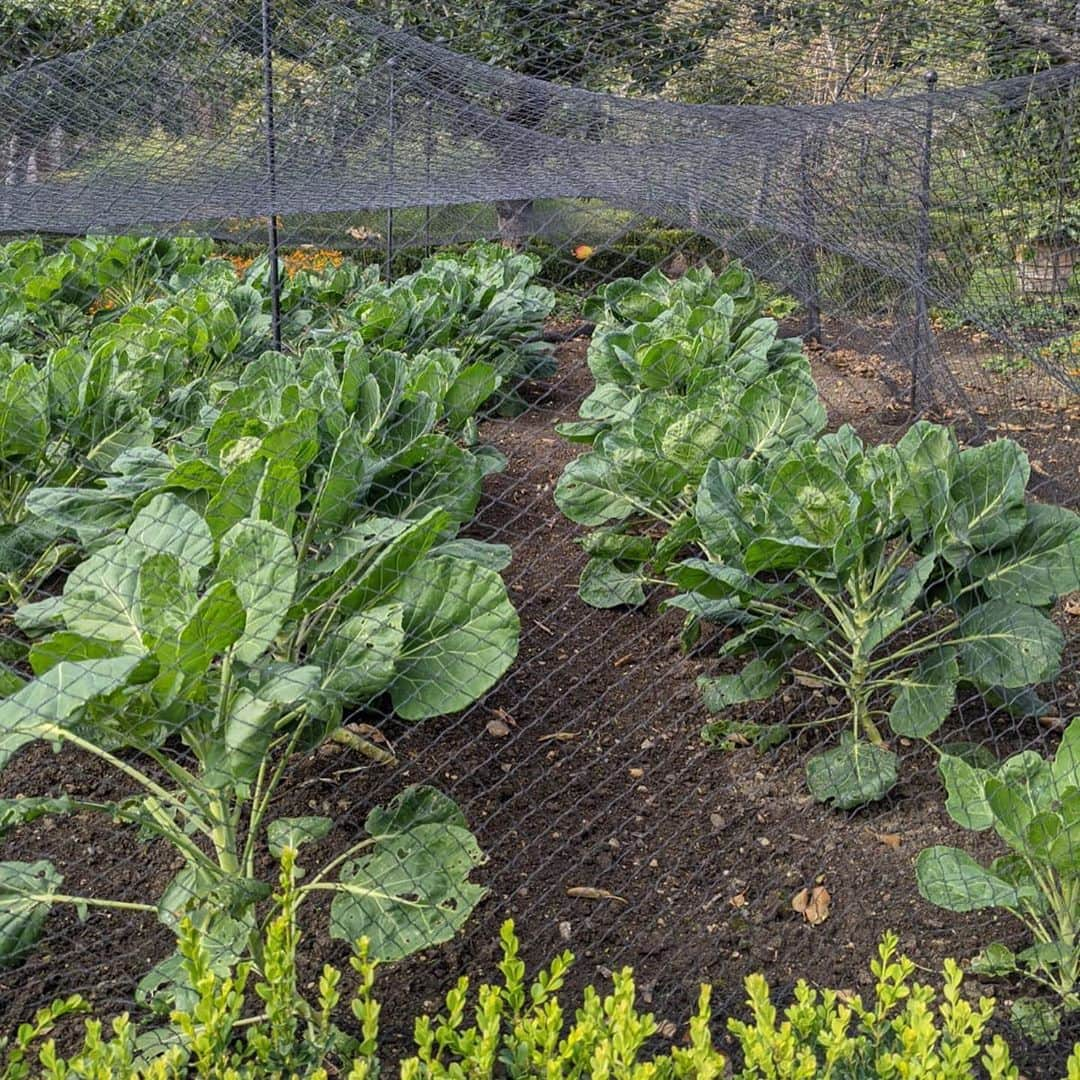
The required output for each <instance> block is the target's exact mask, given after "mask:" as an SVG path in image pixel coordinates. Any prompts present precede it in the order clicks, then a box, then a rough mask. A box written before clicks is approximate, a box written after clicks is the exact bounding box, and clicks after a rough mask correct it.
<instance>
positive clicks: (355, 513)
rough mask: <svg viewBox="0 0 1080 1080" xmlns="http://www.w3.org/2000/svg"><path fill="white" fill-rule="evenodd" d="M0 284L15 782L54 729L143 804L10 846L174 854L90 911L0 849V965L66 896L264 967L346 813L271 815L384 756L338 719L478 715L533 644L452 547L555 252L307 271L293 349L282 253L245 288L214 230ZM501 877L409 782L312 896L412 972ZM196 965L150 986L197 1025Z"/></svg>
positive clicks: (354, 934) (83, 806) (105, 246)
mask: <svg viewBox="0 0 1080 1080" xmlns="http://www.w3.org/2000/svg"><path fill="white" fill-rule="evenodd" d="M0 267H2V269H0V297H2V301H0V302H2V303H4V304H6V305H7V314H6V316H5V321H4V322H3V323H2V324H0V325H2V326H3V328H4V331H3V332H4V334H5V335H6V336H7V338H8V344H6V345H4V346H0V348H3V350H4V358H5V362H7V364H8V370H9V375H10V379H9V381H8V382H7V383H6V384H5V389H4V391H3V393H4V394H6V398H5V404H4V408H3V409H0V462H2V464H3V467H4V469H5V470H6V477H7V478H8V479H9V480H11V485H12V486H11V489H10V494H11V497H10V498H9V499H8V500H7V501H6V503H5V505H4V507H3V513H4V543H5V547H4V549H3V557H4V560H5V565H4V569H5V570H6V571H7V583H8V594H9V596H10V598H11V600H12V601H13V603H12V604H11V605H10V607H9V610H8V613H7V614H8V616H9V617H10V619H11V620H12V621H13V622H14V624H15V626H16V627H17V628H18V629H19V631H21V636H20V637H19V638H17V639H16V638H15V637H13V636H12V637H9V638H8V639H6V640H5V643H4V645H5V649H6V654H5V658H6V661H7V666H6V668H5V669H4V671H3V673H2V679H3V683H4V685H3V687H2V690H3V693H4V694H5V697H4V698H3V700H0V769H2V768H4V767H6V766H7V765H8V763H9V762H10V761H11V759H12V758H13V756H14V755H16V754H18V753H19V752H20V751H21V750H22V749H23V748H24V747H26V746H28V745H30V744H31V743H34V742H37V741H40V740H44V741H47V742H49V743H52V744H53V745H54V746H56V747H62V746H68V747H73V748H76V749H78V750H79V751H81V752H83V753H84V754H88V755H91V756H93V757H96V758H97V759H98V760H99V761H101V762H103V763H104V764H105V765H106V766H107V767H109V768H110V769H112V770H114V771H115V773H116V775H117V778H118V780H119V781H121V783H122V785H123V787H125V788H126V789H127V790H128V791H129V794H127V795H126V796H124V797H120V798H116V799H115V800H112V801H99V800H95V799H88V798H86V797H83V796H81V795H79V794H78V793H77V792H75V791H72V792H65V793H63V794H60V795H56V796H52V797H36V798H29V797H17V798H14V799H8V800H3V801H0V832H6V831H8V830H10V829H12V828H14V827H16V826H18V825H20V824H22V823H25V822H28V821H31V820H34V819H35V818H38V817H40V816H42V815H48V814H70V813H80V814H98V815H103V816H105V817H107V818H109V819H111V820H112V821H113V822H115V823H117V824H120V825H124V826H128V827H130V828H132V829H134V830H137V831H138V834H139V836H140V837H141V838H142V839H144V840H149V839H154V840H158V841H161V842H164V843H165V844H167V845H169V846H170V847H171V848H172V850H173V852H174V853H175V855H176V857H177V858H178V860H179V861H180V864H181V869H180V870H179V872H178V873H177V874H176V876H175V877H174V878H173V880H172V881H171V882H170V883H169V884H168V885H167V886H166V888H165V889H164V891H163V893H162V895H161V896H160V897H157V898H148V899H147V900H146V901H142V900H140V901H137V902H136V901H131V900H126V899H117V898H111V897H106V896H97V895H92V896H82V895H79V896H76V895H71V894H69V893H67V892H66V891H65V890H64V882H63V875H62V874H61V872H60V870H58V869H57V868H56V867H55V866H54V865H53V864H52V863H51V862H49V861H47V860H40V861H37V862H33V863H26V862H6V863H0V962H5V963H17V962H19V960H21V959H22V958H23V957H24V956H25V955H26V952H27V950H28V949H29V948H30V946H31V945H32V943H33V941H34V939H35V938H36V937H37V936H38V934H39V933H40V931H41V928H42V925H43V923H44V920H45V919H46V917H47V915H48V913H49V911H50V910H51V909H52V908H53V907H54V906H56V905H58V904H68V905H74V906H75V907H76V908H77V909H78V910H79V911H80V912H85V911H86V910H87V909H88V908H94V907H104V908H115V909H122V910H134V911H141V912H145V913H147V914H150V915H153V916H155V917H157V918H158V919H160V920H161V921H162V922H164V923H165V924H166V925H167V926H169V927H171V928H173V929H174V930H179V928H180V927H181V925H182V924H184V923H185V921H186V923H187V924H190V926H192V927H193V928H194V929H193V931H192V932H197V933H198V934H199V937H200V941H201V946H200V947H201V948H202V949H203V950H204V951H205V955H206V957H207V963H208V964H209V965H211V966H212V967H213V968H215V969H217V970H220V969H221V968H222V966H223V965H225V966H228V965H230V964H234V963H236V962H237V960H239V959H241V958H247V959H248V960H250V961H252V962H254V963H255V964H256V965H257V966H259V965H262V964H263V963H264V961H265V957H264V955H263V946H262V934H261V930H262V926H263V922H264V917H265V908H266V901H267V900H268V899H269V897H270V894H271V889H272V884H271V882H270V881H269V880H267V879H266V877H265V867H266V863H267V856H268V855H269V856H272V857H274V858H278V857H280V856H281V853H282V852H283V851H284V849H285V848H286V847H287V846H292V847H296V846H299V844H300V843H301V842H311V843H315V842H317V841H319V840H321V839H322V838H323V837H324V836H326V835H327V833H328V832H329V831H330V830H331V829H332V827H333V824H334V823H333V821H332V820H330V819H329V818H325V817H304V818H289V819H282V818H274V815H273V811H272V807H273V804H274V802H275V796H276V795H277V793H278V789H279V788H280V785H281V783H282V781H283V778H284V776H285V773H286V770H287V769H288V766H289V763H290V761H291V760H292V759H293V758H294V757H295V755H297V754H299V753H303V752H306V751H310V750H311V749H313V748H314V747H316V746H318V745H319V744H320V743H322V742H323V741H325V740H326V739H328V738H338V739H341V740H344V741H346V742H348V743H349V745H352V746H354V747H356V748H358V749H360V750H362V751H364V752H367V753H368V754H369V755H371V756H374V757H376V758H379V757H381V756H387V755H386V754H385V751H381V750H380V749H379V748H378V747H377V746H375V745H374V744H372V743H371V742H370V741H366V740H364V739H363V738H360V737H357V736H356V735H355V733H353V732H352V729H351V728H350V727H348V726H347V721H349V719H350V718H351V717H354V716H357V715H366V716H367V717H368V718H369V719H371V718H374V719H375V720H376V723H378V722H379V719H380V718H383V717H386V716H389V715H391V714H393V715H396V716H397V717H399V718H400V719H402V720H407V721H416V720H423V719H427V718H432V717H437V716H440V715H443V714H447V713H452V712H455V711H458V710H460V709H462V708H464V707H466V706H467V705H469V704H470V703H471V702H473V701H475V700H476V699H477V698H478V697H479V696H480V695H481V694H482V693H484V692H485V691H486V690H487V689H489V688H490V687H491V686H492V685H493V684H494V682H495V681H496V680H497V679H498V678H499V677H500V676H501V674H502V673H503V672H504V671H505V670H506V668H507V667H508V666H509V665H510V663H511V662H512V661H513V659H514V656H515V655H516V652H517V643H518V618H517V614H516V612H515V611H514V608H513V606H512V604H511V603H510V601H509V599H508V596H507V591H506V587H505V585H504V583H503V581H502V578H501V576H500V573H499V572H500V571H501V570H502V569H503V568H504V567H505V566H506V564H507V563H508V562H509V558H510V553H509V551H508V550H507V549H506V548H505V547H503V546H501V545H492V544H486V543H481V542H478V541H475V540H470V539H465V538H461V537H459V535H458V533H459V531H460V530H461V528H462V527H463V526H464V525H466V524H468V523H469V522H470V521H471V520H472V518H473V515H474V513H475V510H476V507H477V503H478V501H479V498H480V493H481V484H482V481H483V477H484V476H485V475H486V474H487V473H489V472H491V471H494V470H498V469H501V468H502V467H503V459H502V458H501V456H500V455H499V454H498V453H497V452H496V451H494V450H493V449H491V448H488V447H484V446H481V445H478V444H477V442H476V438H475V430H476V418H477V416H478V414H479V413H480V412H481V411H482V410H486V409H490V408H497V407H500V406H501V405H502V404H504V403H505V401H506V399H507V396H508V395H510V394H512V393H513V392H514V390H515V387H516V385H517V384H518V383H519V382H520V381H521V380H522V379H523V378H526V377H530V376H535V375H538V374H542V373H543V371H544V367H545V365H546V364H547V363H549V351H548V349H547V347H546V346H544V345H543V344H542V342H541V341H540V340H539V337H540V335H539V330H540V328H541V326H542V321H543V318H544V316H545V314H546V312H547V311H548V310H550V306H551V304H552V302H553V297H552V296H551V294H550V292H548V291H547V290H545V289H542V288H541V287H539V286H537V285H535V284H533V283H532V280H531V279H532V276H533V274H534V273H535V270H536V265H535V263H534V262H532V261H531V260H529V259H528V258H525V257H522V256H518V255H512V254H510V253H505V252H502V251H501V250H500V249H497V248H491V247H483V248H479V249H474V250H473V251H471V252H468V253H466V254H465V255H464V256H463V257H462V258H461V259H451V258H448V257H441V256H440V257H435V258H433V259H431V260H429V261H428V262H427V263H425V265H424V266H423V267H422V268H421V270H420V271H418V272H417V273H416V274H414V275H410V276H409V277H408V278H405V279H401V280H399V281H396V282H394V283H392V284H390V285H387V284H385V283H381V282H379V281H378V280H377V278H376V277H375V276H374V275H373V274H371V273H368V272H362V271H358V270H356V269H355V268H353V267H350V266H349V265H348V264H342V265H341V266H337V267H330V268H328V269H327V270H325V271H323V272H321V273H313V272H310V271H303V272H301V273H298V274H296V275H295V276H294V277H292V278H291V279H290V280H289V281H288V283H287V286H286V289H285V302H284V308H285V314H286V320H287V321H286V326H287V328H288V331H289V333H290V335H291V338H292V340H291V341H290V342H289V343H290V345H291V348H290V351H289V352H288V353H276V352H272V351H265V348H264V347H265V345H266V344H267V342H266V334H267V332H268V326H269V323H268V319H267V315H266V308H267V296H266V290H265V288H264V287H263V285H262V282H263V279H264V277H265V269H266V268H265V266H260V265H259V264H253V265H251V266H250V267H248V268H247V269H246V270H244V271H243V277H242V278H238V276H237V270H236V268H235V267H234V266H233V264H232V263H231V262H229V261H228V260H226V259H222V258H216V257H214V256H213V255H212V252H211V250H210V248H209V246H208V245H207V244H206V243H204V242H202V241H170V242H162V241H136V240H128V239H122V240H112V239H102V240H87V241H75V242H72V243H71V244H69V245H68V246H67V248H65V249H64V250H62V251H60V252H57V253H55V254H52V255H45V254H44V253H43V251H42V249H41V247H40V245H39V244H37V243H36V242H31V243H28V244H17V245H9V247H7V248H4V249H0ZM287 340H288V339H287ZM16 478H17V479H16ZM43 584H44V585H45V586H46V588H44V590H42V589H41V586H42V585H43ZM42 591H43V592H44V595H41V593H42ZM39 597H40V598H39ZM482 861H483V856H482V854H481V852H480V850H479V848H478V846H477V844H476V841H475V839H474V837H473V836H472V834H471V833H470V832H469V831H468V829H467V827H466V823H465V821H464V818H463V817H462V815H461V812H460V810H459V809H458V807H457V806H456V805H455V804H454V803H453V802H452V801H451V800H450V799H448V798H446V797H445V796H443V795H441V794H440V793H439V792H438V791H435V790H434V789H431V788H411V789H408V790H406V791H404V792H402V793H401V794H400V795H399V796H397V797H396V798H395V799H393V800H392V801H391V802H390V803H389V804H388V805H386V806H385V807H376V808H374V809H372V810H371V811H370V813H369V814H368V816H367V820H366V835H365V836H364V837H363V838H362V839H361V840H360V841H359V842H355V843H351V844H350V845H348V846H347V847H346V848H345V850H344V851H339V853H338V854H336V855H335V857H334V858H332V859H330V860H329V861H327V862H326V863H325V865H323V867H322V868H321V869H320V870H319V871H318V872H317V873H314V874H312V875H311V876H310V877H309V878H308V879H307V880H305V882H304V883H303V885H302V886H300V887H299V888H298V890H297V893H296V897H295V906H299V904H300V902H301V900H303V899H305V898H307V897H308V896H313V895H315V894H316V893H318V892H325V891H329V892H330V893H331V895H332V903H331V908H330V923H331V933H332V934H334V935H335V936H339V937H343V938H346V939H348V940H350V941H355V940H356V939H357V938H358V937H360V936H361V935H364V936H366V937H367V938H369V939H370V942H371V949H372V955H374V956H378V957H380V958H382V959H394V958H397V957H400V956H402V955H405V954H408V953H410V952H412V951H414V950H415V949H418V948H422V947H425V946H428V945H430V944H433V943H435V942H438V941H441V940H445V939H446V938H448V937H449V936H451V935H452V934H453V932H454V931H455V929H456V928H457V927H458V926H460V925H461V923H462V922H463V921H464V919H465V918H466V917H467V916H468V914H469V912H470V911H471V910H472V908H473V907H474V906H475V904H476V903H477V902H478V900H479V899H480V897H481V896H482V895H483V891H484V890H483V889H482V888H481V887H480V886H479V885H476V884H474V883H472V882H471V881H470V880H469V875H470V873H471V871H472V870H473V868H474V867H476V866H477V865H479V864H480V863H481V862H482ZM260 970H263V971H264V973H265V969H264V968H263V967H261V966H260ZM189 975H190V972H189V970H188V969H187V968H185V966H184V963H183V959H182V957H181V955H180V954H176V955H174V956H172V957H170V958H168V959H166V960H165V961H164V962H162V963H160V964H158V965H157V966H155V968H154V969H153V970H152V971H151V972H149V973H148V975H147V976H146V978H145V979H144V980H143V981H142V983H141V985H140V996H141V998H142V999H143V1000H144V1001H146V1002H147V1003H149V1004H151V1005H152V1006H155V1007H158V1008H160V1009H163V1010H164V1012H165V1014H166V1015H167V1014H168V1012H169V1011H170V1010H172V1009H176V1008H180V1009H183V1008H187V1007H189V1006H191V1005H192V1004H193V1003H194V1002H195V1001H196V999H197V994H198V990H197V987H195V986H194V985H193V984H192V982H191V979H190V978H189Z"/></svg>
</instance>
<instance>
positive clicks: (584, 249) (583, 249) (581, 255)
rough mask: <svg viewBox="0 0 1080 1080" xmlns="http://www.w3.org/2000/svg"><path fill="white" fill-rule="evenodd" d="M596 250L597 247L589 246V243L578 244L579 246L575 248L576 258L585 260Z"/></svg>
mask: <svg viewBox="0 0 1080 1080" xmlns="http://www.w3.org/2000/svg"><path fill="white" fill-rule="evenodd" d="M595 250H596V249H595V248H591V247H589V245H588V244H578V246H577V247H576V248H574V258H575V259H579V260H581V261H584V260H585V259H587V258H588V257H589V256H590V255H592V254H593V253H594V252H595Z"/></svg>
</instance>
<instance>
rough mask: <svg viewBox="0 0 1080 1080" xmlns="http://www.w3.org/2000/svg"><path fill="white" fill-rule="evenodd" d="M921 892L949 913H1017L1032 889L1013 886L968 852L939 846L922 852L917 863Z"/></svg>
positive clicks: (916, 868) (917, 875)
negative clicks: (1005, 910)
mask: <svg viewBox="0 0 1080 1080" xmlns="http://www.w3.org/2000/svg"><path fill="white" fill-rule="evenodd" d="M915 877H916V880H917V881H918V884H919V892H920V893H921V894H922V895H923V896H924V897H926V899H927V900H929V901H930V903H932V904H937V906H938V907H943V908H945V909H946V910H948V911H979V910H981V909H983V908H990V907H1005V908H1012V909H1014V910H1015V909H1016V908H1017V907H1018V906H1019V904H1020V902H1021V899H1022V898H1023V897H1024V896H1030V895H1032V894H1033V889H1032V887H1030V886H1027V887H1020V886H1016V885H1012V884H1010V883H1009V882H1008V881H1006V880H1005V879H1004V878H1001V877H998V876H997V875H996V874H993V873H991V872H990V871H989V870H987V869H986V868H985V867H982V866H980V865H979V864H978V863H977V862H976V861H975V860H974V859H973V858H972V857H971V856H970V855H969V854H968V853H967V852H966V851H961V850H960V849H959V848H954V847H945V846H942V845H935V846H933V847H928V848H925V849H923V850H922V851H920V852H919V856H918V858H917V859H916V860H915Z"/></svg>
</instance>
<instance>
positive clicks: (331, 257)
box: [285, 248, 345, 276]
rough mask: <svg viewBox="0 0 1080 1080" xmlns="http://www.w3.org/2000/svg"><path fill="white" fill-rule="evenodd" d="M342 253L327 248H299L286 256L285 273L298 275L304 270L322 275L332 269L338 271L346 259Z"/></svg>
mask: <svg viewBox="0 0 1080 1080" xmlns="http://www.w3.org/2000/svg"><path fill="white" fill-rule="evenodd" d="M344 257H345V256H344V255H342V254H341V252H340V251H331V250H329V249H327V248H298V249H297V250H296V251H290V252H289V253H288V254H287V255H286V256H285V273H287V274H289V275H290V276H291V275H292V274H298V273H300V271H302V270H311V271H313V272H314V273H316V274H317V273H320V272H322V271H323V270H329V269H331V268H333V269H335V270H336V269H337V268H338V267H339V266H340V265H341V263H342V260H343V259H344Z"/></svg>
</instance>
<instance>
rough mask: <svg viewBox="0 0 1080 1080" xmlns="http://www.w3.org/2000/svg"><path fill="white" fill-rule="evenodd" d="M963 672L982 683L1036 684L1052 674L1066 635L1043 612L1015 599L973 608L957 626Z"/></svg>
mask: <svg viewBox="0 0 1080 1080" xmlns="http://www.w3.org/2000/svg"><path fill="white" fill-rule="evenodd" d="M957 640H958V656H959V658H960V668H961V673H962V674H963V675H964V676H965V677H966V678H968V679H970V680H971V681H972V682H973V683H975V685H977V686H1004V687H1016V686H1031V685H1034V684H1036V683H1040V682H1045V681H1046V680H1047V679H1052V678H1053V677H1054V676H1055V675H1056V674H1057V672H1058V668H1059V666H1060V663H1061V650H1062V647H1063V645H1064V637H1063V636H1062V633H1061V631H1060V630H1059V629H1058V628H1057V627H1056V626H1055V625H1054V624H1053V623H1052V622H1051V621H1050V620H1049V619H1048V618H1047V617H1046V616H1045V615H1043V614H1042V613H1041V612H1039V611H1036V610H1035V609H1034V608H1032V607H1028V606H1027V605H1026V604H1020V603H1016V602H1014V601H1011V600H989V601H987V602H986V603H985V604H980V605H979V606H978V607H975V608H972V609H971V611H969V612H967V613H966V614H965V615H964V616H963V618H962V619H961V620H960V626H959V629H958V630H957Z"/></svg>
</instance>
